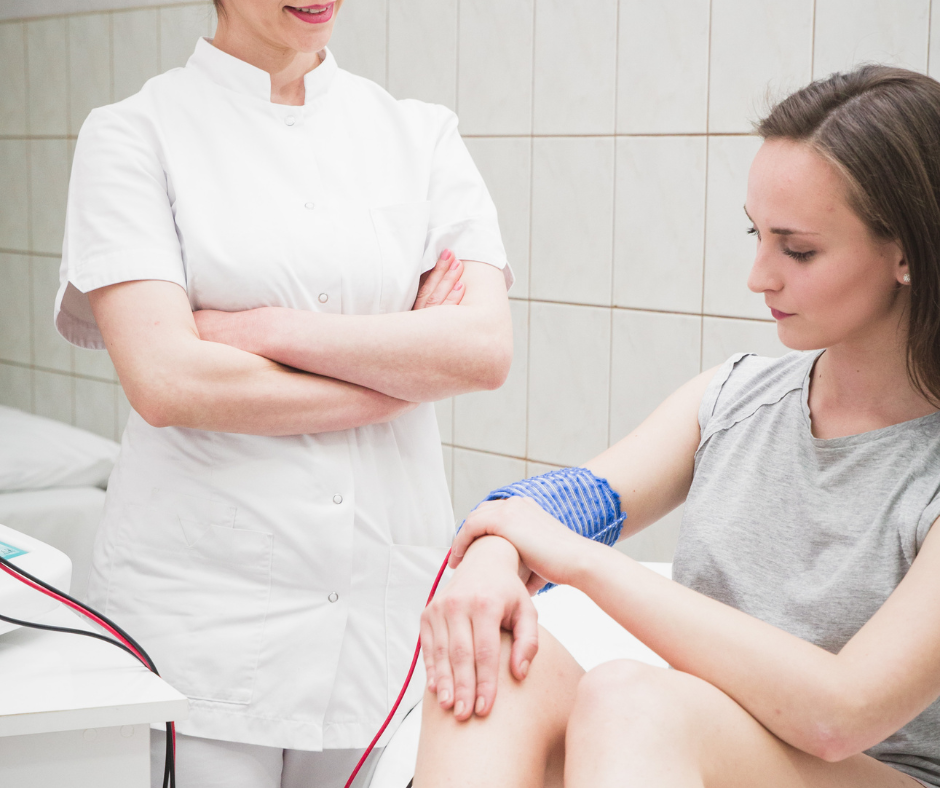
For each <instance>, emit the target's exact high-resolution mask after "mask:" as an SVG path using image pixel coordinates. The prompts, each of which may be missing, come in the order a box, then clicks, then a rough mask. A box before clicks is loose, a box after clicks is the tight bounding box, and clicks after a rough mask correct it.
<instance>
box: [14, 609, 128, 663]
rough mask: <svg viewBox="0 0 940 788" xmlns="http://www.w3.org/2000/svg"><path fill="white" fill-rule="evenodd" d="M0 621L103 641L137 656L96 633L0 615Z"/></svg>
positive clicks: (123, 646) (105, 636)
mask: <svg viewBox="0 0 940 788" xmlns="http://www.w3.org/2000/svg"><path fill="white" fill-rule="evenodd" d="M0 621H6V622H8V623H10V624H17V625H18V626H21V627H29V628H30V629H47V630H49V631H50V632H66V633H68V634H69V635H84V636H85V637H89V638H96V639H97V640H103V641H104V642H105V643H110V644H111V645H112V646H117V647H118V648H120V649H123V650H124V651H126V652H127V653H128V654H130V655H131V656H132V657H134V659H137V656H136V655H135V654H134V652H133V651H131V650H130V649H129V648H128V647H127V646H125V645H124V644H123V643H121V642H120V641H119V640H114V638H109V637H108V636H107V635H99V634H98V633H97V632H89V631H88V630H87V629H72V628H71V627H54V626H52V625H51V624H38V623H36V622H35V621H23V620H21V619H19V618H13V617H12V616H4V615H2V614H0Z"/></svg>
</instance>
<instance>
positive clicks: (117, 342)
mask: <svg viewBox="0 0 940 788" xmlns="http://www.w3.org/2000/svg"><path fill="white" fill-rule="evenodd" d="M88 297H89V301H90V303H91V307H92V310H93V312H94V315H95V320H96V321H97V323H98V326H99V328H100V329H101V334H102V336H103V337H104V340H105V344H106V346H107V348H108V352H109V353H110V354H111V359H112V360H113V362H114V366H115V369H116V370H117V373H118V377H119V378H120V380H121V384H122V385H123V387H124V391H125V393H126V394H127V398H128V399H129V400H130V403H131V405H132V406H133V407H134V409H135V410H136V411H137V412H138V413H139V414H140V415H141V416H142V417H143V418H144V419H145V420H146V421H147V422H148V423H150V424H152V425H154V426H157V427H166V426H178V427H191V428H194V429H201V430H212V431H218V432H240V433H248V434H252V435H297V434H304V433H316V432H331V431H334V430H343V429H348V428H350V427H358V426H362V425H365V424H373V423H378V422H384V421H390V420H391V419H394V418H396V417H397V416H400V415H402V414H403V413H406V412H407V411H409V410H411V409H412V408H413V407H414V405H413V404H412V403H408V402H404V401H402V400H399V399H395V398H392V397H388V396H385V395H384V394H380V393H378V392H376V391H372V390H370V389H368V388H364V387H362V386H357V385H354V384H351V383H347V382H344V381H340V380H332V379H330V378H326V377H321V376H317V375H311V374H308V373H305V372H299V371H297V370H292V369H288V368H287V367H284V366H282V365H280V364H277V363H275V362H273V361H269V360H268V359H266V358H262V357H260V356H257V355H253V354H251V353H247V352H245V351H243V350H238V349H237V348H234V347H228V346H226V345H221V344H217V343H214V342H206V341H203V340H201V339H200V338H199V334H198V332H197V330H196V324H195V322H194V320H193V313H192V310H191V307H190V304H189V299H188V298H187V296H186V293H185V292H184V291H183V289H182V288H181V287H179V285H176V284H173V283H170V282H161V281H153V280H147V281H138V282H123V283H121V284H115V285H110V286H108V287H102V288H100V289H98V290H93V291H91V292H90V293H89V294H88Z"/></svg>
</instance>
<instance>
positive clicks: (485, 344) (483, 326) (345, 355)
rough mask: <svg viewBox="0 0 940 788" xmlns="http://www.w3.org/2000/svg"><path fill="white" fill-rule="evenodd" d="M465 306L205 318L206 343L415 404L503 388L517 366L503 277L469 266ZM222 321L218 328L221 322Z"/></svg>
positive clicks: (201, 319) (200, 318) (273, 311)
mask: <svg viewBox="0 0 940 788" xmlns="http://www.w3.org/2000/svg"><path fill="white" fill-rule="evenodd" d="M463 281H464V282H465V283H466V284H465V286H466V295H465V296H464V298H463V302H462V303H461V304H460V305H459V306H437V307H433V308H429V309H420V310H414V311H411V312H395V313H389V314H381V315H332V314H321V313H315V312H309V311H306V310H299V309H286V308H278V307H269V308H263V309H255V310H250V311H247V312H240V313H231V314H220V313H216V315H215V316H214V317H213V316H210V315H201V314H200V315H197V323H198V326H199V331H200V335H201V336H203V337H204V338H205V337H208V338H209V339H211V340H213V341H217V342H225V343H227V344H231V345H234V346H235V347H239V348H242V349H244V350H247V351H249V352H252V353H256V354H258V355H261V356H264V357H266V358H269V359H271V360H273V361H277V362H278V363H280V364H284V365H287V366H290V367H294V368H296V369H302V370H305V371H308V372H313V373H315V374H318V375H324V376H326V377H330V378H335V379H338V380H344V381H348V382H350V383H355V384H357V385H360V386H365V387H367V388H369V389H373V390H375V391H379V392H382V393H383V394H386V395H389V396H391V397H394V398H397V399H404V400H408V401H410V402H430V401H434V400H439V399H444V398H446V397H449V396H452V395H454V394H460V393H463V392H467V391H475V390H480V389H493V388H498V387H499V386H500V385H502V383H503V381H504V380H505V378H506V375H507V374H508V372H509V365H510V363H511V361H512V324H511V320H510V316H509V307H508V300H507V298H506V294H505V284H504V280H503V274H502V272H501V271H499V270H498V269H496V268H493V267H492V266H489V265H486V264H484V263H476V264H473V263H469V264H467V270H466V272H465V274H464V280H463ZM215 321H218V322H215Z"/></svg>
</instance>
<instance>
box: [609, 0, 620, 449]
mask: <svg viewBox="0 0 940 788" xmlns="http://www.w3.org/2000/svg"><path fill="white" fill-rule="evenodd" d="M620 6H621V3H620V2H619V0H618V2H617V13H616V15H615V18H614V25H616V27H615V29H614V40H615V41H616V44H615V46H614V133H615V134H616V131H617V118H618V117H619V110H620ZM619 148H620V146H619V145H617V140H616V138H615V139H614V172H613V178H612V183H611V188H612V189H613V195H612V196H611V212H610V213H611V220H612V221H611V223H610V314H609V315H608V322H609V326H608V331H607V343H608V344H607V429H606V430H605V432H606V433H607V446H608V447H609V446H610V445H611V435H610V433H611V420H612V418H613V417H612V411H613V407H614V405H613V403H614V376H613V368H614V311H613V306H614V300H615V296H614V280H615V276H616V272H617V164H618V158H619V157H618V151H619Z"/></svg>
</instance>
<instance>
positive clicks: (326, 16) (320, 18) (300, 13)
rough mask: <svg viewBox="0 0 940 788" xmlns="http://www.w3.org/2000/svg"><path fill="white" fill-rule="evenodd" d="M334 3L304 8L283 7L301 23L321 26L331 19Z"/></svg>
mask: <svg viewBox="0 0 940 788" xmlns="http://www.w3.org/2000/svg"><path fill="white" fill-rule="evenodd" d="M334 5H335V3H324V4H323V5H305V6H290V5H289V6H285V8H286V9H287V10H288V11H290V12H291V14H293V15H294V16H295V17H297V18H298V19H299V20H300V21H301V22H306V23H307V24H308V25H322V24H323V23H324V22H329V21H330V20H331V19H332V18H333V6H334Z"/></svg>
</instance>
